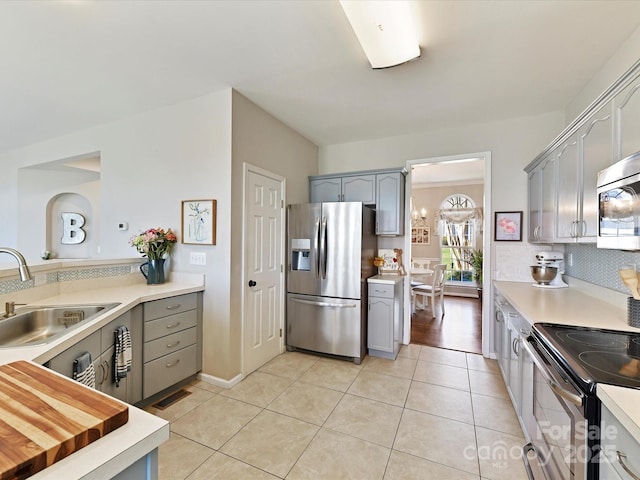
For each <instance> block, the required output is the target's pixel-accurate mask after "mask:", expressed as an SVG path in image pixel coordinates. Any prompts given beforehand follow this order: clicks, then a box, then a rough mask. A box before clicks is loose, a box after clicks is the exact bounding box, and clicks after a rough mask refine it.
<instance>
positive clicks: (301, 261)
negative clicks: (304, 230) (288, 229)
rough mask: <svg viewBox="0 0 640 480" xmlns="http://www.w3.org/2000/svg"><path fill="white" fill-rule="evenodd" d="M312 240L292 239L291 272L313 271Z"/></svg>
mask: <svg viewBox="0 0 640 480" xmlns="http://www.w3.org/2000/svg"><path fill="white" fill-rule="evenodd" d="M310 251H311V240H310V239H308V238H292V239H291V270H307V271H308V270H311V263H310V257H309V253H310Z"/></svg>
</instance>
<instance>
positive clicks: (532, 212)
mask: <svg viewBox="0 0 640 480" xmlns="http://www.w3.org/2000/svg"><path fill="white" fill-rule="evenodd" d="M528 182H529V183H528V187H529V241H530V242H532V243H533V242H539V241H540V238H539V236H540V230H541V229H542V172H541V171H540V169H539V168H536V169H535V170H533V171H532V172H531V173H529V178H528Z"/></svg>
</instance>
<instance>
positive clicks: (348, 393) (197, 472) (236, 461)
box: [147, 345, 527, 480]
mask: <svg viewBox="0 0 640 480" xmlns="http://www.w3.org/2000/svg"><path fill="white" fill-rule="evenodd" d="M188 390H190V391H191V392H192V393H191V395H189V396H187V397H185V398H183V399H181V400H179V401H178V402H176V403H175V404H173V405H171V406H170V407H168V408H166V409H165V410H158V409H155V408H153V407H148V408H147V410H148V411H150V412H152V413H154V414H156V415H158V416H161V417H163V418H165V419H167V420H169V421H170V422H171V438H170V439H169V440H168V441H167V442H165V443H164V444H163V445H162V446H161V447H160V454H159V458H160V467H159V469H160V480H224V479H230V480H231V479H232V480H236V479H243V480H244V479H278V478H286V479H291V480H299V479H313V480H316V479H330V480H334V479H354V480H375V479H385V480H400V479H421V480H423V479H438V480H446V479H455V480H467V479H469V480H471V479H476V480H479V479H483V480H503V479H505V480H506V479H509V480H517V479H526V478H527V476H526V473H525V470H524V467H523V464H522V460H521V459H520V455H519V454H520V448H521V447H522V445H524V443H525V441H524V438H523V435H522V430H521V429H520V425H519V423H518V420H517V418H516V415H515V413H514V411H513V408H512V406H511V402H510V400H509V398H508V395H507V391H506V388H505V385H504V382H503V381H502V377H501V376H500V373H499V371H498V366H497V363H496V362H495V361H494V360H488V359H485V358H483V357H482V356H481V355H475V354H469V353H463V352H457V351H453V350H442V349H437V348H433V347H426V346H420V345H407V346H404V347H403V348H402V350H401V352H400V355H399V356H398V358H397V360H395V361H390V360H384V359H380V358H375V357H367V358H365V360H364V362H363V363H362V365H354V364H352V363H348V362H345V361H340V360H333V359H329V358H324V357H319V356H315V355H307V354H303V353H297V352H293V353H284V354H282V355H280V356H278V357H277V358H275V359H273V360H272V361H271V362H269V363H268V364H266V365H265V366H263V367H262V368H260V369H259V370H258V371H256V372H254V373H252V374H251V375H249V376H248V377H247V378H246V379H244V380H243V381H242V382H240V383H239V384H238V385H236V386H235V387H233V388H231V389H228V390H225V389H221V388H218V387H216V386H213V385H210V384H207V383H204V382H195V383H193V384H192V385H190V386H189V387H188Z"/></svg>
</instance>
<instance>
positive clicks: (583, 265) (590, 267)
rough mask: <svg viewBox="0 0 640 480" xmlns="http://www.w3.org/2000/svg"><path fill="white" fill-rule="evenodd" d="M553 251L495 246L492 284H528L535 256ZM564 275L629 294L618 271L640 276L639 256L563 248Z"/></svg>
mask: <svg viewBox="0 0 640 480" xmlns="http://www.w3.org/2000/svg"><path fill="white" fill-rule="evenodd" d="M562 247H563V245H554V248H553V250H557V251H562ZM548 250H552V248H551V247H550V246H549V245H533V244H528V243H521V244H517V245H516V244H502V243H500V244H498V243H496V244H495V266H496V268H495V271H494V276H493V278H494V280H500V281H511V282H529V281H533V280H532V278H531V271H530V269H529V267H530V266H531V265H535V261H536V260H535V256H536V253H538V252H543V251H548ZM564 259H565V262H564V270H565V275H568V276H570V277H572V278H577V279H578V280H582V281H583V282H587V283H592V284H594V285H598V286H599V287H604V288H609V289H611V290H615V291H617V292H621V293H625V294H628V293H629V290H628V289H627V287H626V286H625V285H624V284H623V283H622V280H620V276H619V275H618V270H620V269H621V268H622V267H624V266H630V267H632V268H635V269H636V270H637V271H639V272H640V253H638V252H623V251H621V250H609V249H602V248H597V247H596V246H595V244H583V245H564Z"/></svg>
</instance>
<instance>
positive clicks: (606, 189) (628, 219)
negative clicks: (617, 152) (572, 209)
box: [597, 152, 640, 250]
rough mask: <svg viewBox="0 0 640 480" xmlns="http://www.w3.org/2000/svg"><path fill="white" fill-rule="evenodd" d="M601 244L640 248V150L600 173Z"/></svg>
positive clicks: (599, 211) (598, 184)
mask: <svg viewBox="0 0 640 480" xmlns="http://www.w3.org/2000/svg"><path fill="white" fill-rule="evenodd" d="M597 192H598V240H597V246H598V248H612V249H617V250H640V152H638V153H634V154H633V155H630V156H628V157H627V158H625V159H623V160H620V161H619V162H617V163H614V164H613V165H611V166H610V167H608V168H606V169H604V170H602V171H601V172H599V173H598V183H597Z"/></svg>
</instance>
